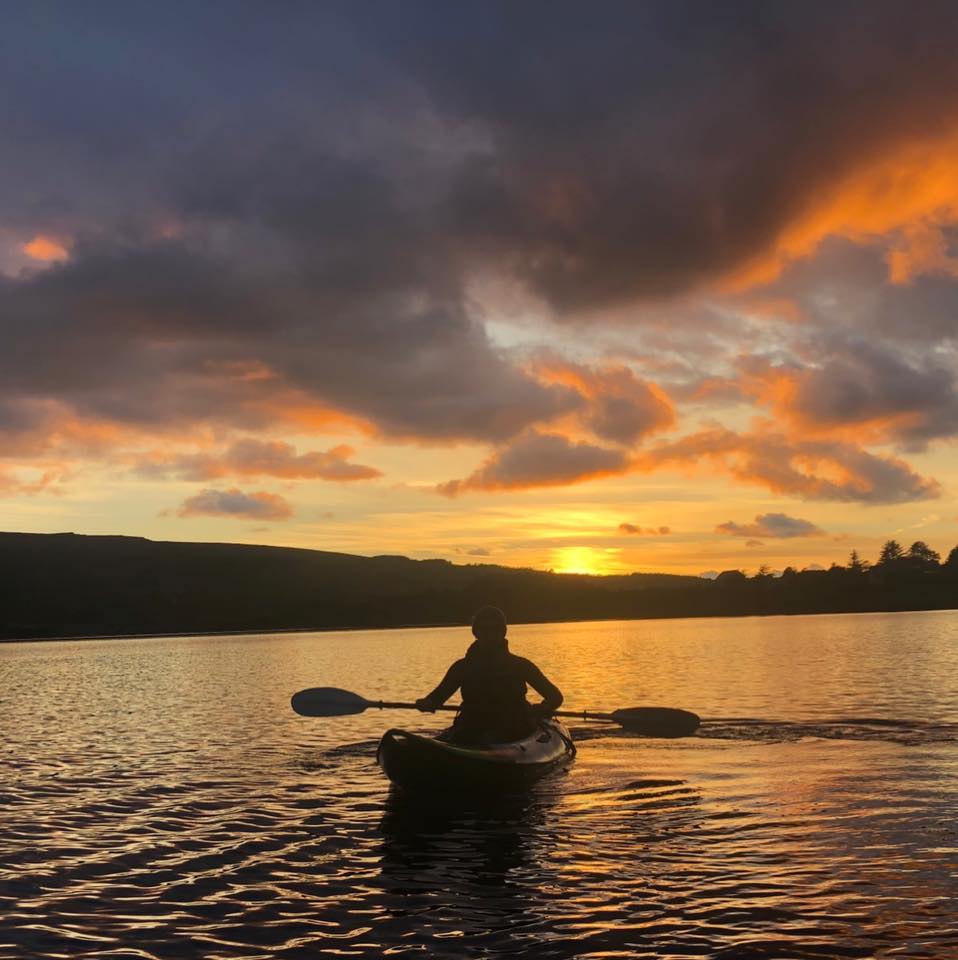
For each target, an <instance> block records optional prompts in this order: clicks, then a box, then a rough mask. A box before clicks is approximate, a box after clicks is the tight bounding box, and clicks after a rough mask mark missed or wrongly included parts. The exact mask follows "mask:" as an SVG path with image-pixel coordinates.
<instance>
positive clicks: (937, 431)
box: [740, 335, 958, 449]
mask: <svg viewBox="0 0 958 960" xmlns="http://www.w3.org/2000/svg"><path fill="white" fill-rule="evenodd" d="M806 352H807V355H809V356H810V357H814V362H813V363H812V362H804V363H803V362H797V361H794V360H793V361H789V362H787V363H783V364H779V365H773V364H772V363H770V362H769V361H768V360H767V359H765V358H762V357H753V358H747V359H745V360H743V361H742V362H741V364H740V370H741V389H742V391H743V392H744V393H745V394H746V395H749V396H751V397H752V398H753V399H754V400H755V401H756V402H758V403H759V404H762V405H765V406H767V407H769V408H770V409H771V410H772V412H773V413H774V414H775V415H776V416H777V417H779V418H781V419H785V420H789V421H791V422H792V423H793V424H794V425H795V426H796V427H797V428H798V429H800V430H801V431H803V432H804V433H806V434H814V433H818V434H828V433H834V434H837V435H848V436H852V437H856V438H857V439H858V440H859V441H861V440H863V439H864V440H866V441H867V440H871V441H872V442H888V441H897V442H898V443H900V444H902V445H904V446H906V447H908V448H911V449H921V448H922V447H923V446H924V445H925V444H926V443H927V441H928V440H929V439H932V438H935V437H946V436H952V435H954V434H955V433H956V431H958V380H956V372H955V370H954V368H953V367H951V366H946V365H945V364H944V363H943V362H942V361H941V360H936V359H934V358H933V357H921V358H920V359H910V358H908V357H907V356H903V355H902V353H901V351H898V350H893V349H891V348H889V347H886V346H883V345H879V344H876V343H874V342H867V341H865V340H863V339H846V338H839V337H837V336H835V335H832V336H830V337H821V338H817V339H815V340H813V341H812V342H811V343H809V344H808V346H807V348H806Z"/></svg>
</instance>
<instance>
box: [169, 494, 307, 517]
mask: <svg viewBox="0 0 958 960" xmlns="http://www.w3.org/2000/svg"><path fill="white" fill-rule="evenodd" d="M176 515H177V516H178V517H198V516H208V517H244V518H255V519H257V520H288V519H289V518H290V517H291V516H292V515H293V509H292V507H291V506H290V505H289V503H288V502H287V501H286V500H285V499H284V498H283V497H281V496H279V494H276V493H266V492H265V491H259V492H257V493H244V492H243V491H242V490H239V489H237V488H236V487H233V488H231V489H229V490H213V489H208V490H201V491H200V492H199V493H197V494H195V495H194V496H192V497H189V498H188V499H187V500H184V501H183V503H182V505H181V506H180V508H179V510H177V512H176Z"/></svg>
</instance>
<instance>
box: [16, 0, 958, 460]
mask: <svg viewBox="0 0 958 960" xmlns="http://www.w3.org/2000/svg"><path fill="white" fill-rule="evenodd" d="M956 39H958V9H956V8H955V6H954V5H952V4H945V3H937V2H931V0H929V2H926V3H922V4H920V5H912V7H908V8H906V7H905V6H904V5H902V4H900V3H897V2H895V3H893V2H881V0H876V2H873V3H870V4H868V5H867V10H866V8H865V7H863V5H862V4H860V3H856V2H838V3H834V4H829V5H828V6H827V7H825V6H819V5H814V4H811V5H800V4H791V5H774V6H770V5H768V4H765V3H757V2H756V3H752V2H745V3H739V4H736V5H735V6H734V7H728V6H717V5H715V6H709V5H703V4H701V3H688V2H672V0H669V2H649V3H642V4H636V3H615V2H610V3H604V4H602V5H601V7H599V8H596V9H591V8H586V7H585V6H584V5H582V4H581V3H563V2H551V3H549V4H545V3H541V2H536V0H530V2H526V3H521V4H516V3H505V2H502V3H483V4H446V3H441V2H435V3H430V2H420V3H413V4H410V3H382V4H376V5H363V4H354V3H329V4H321V5H320V4H308V3H302V4H301V3H286V4H282V5H280V6H265V5H262V4H252V3H245V2H241V0H237V2H232V3H225V2H211V3H207V4H203V5H201V6H200V7H197V6H195V5H186V4H184V3H169V4H159V5H157V4H140V3H107V2H104V3H99V4H96V5H94V6H92V7H91V6H89V5H83V6H79V5H76V4H69V3H59V4H57V3H54V4H45V3H37V4H30V5H21V6H19V7H16V8H15V9H10V10H7V11H5V16H4V26H3V31H2V36H0V85H2V89H3V91H4V95H3V96H2V97H0V138H2V142H3V143H4V176H3V178H2V179H0V219H2V222H3V224H4V227H5V229H10V230H15V231H19V232H21V233H22V235H23V237H24V239H29V237H30V236H32V235H33V234H34V233H38V232H45V233H50V234H51V235H57V236H59V235H62V236H63V237H64V238H65V240H69V244H70V248H71V260H70V262H68V263H66V264H63V265H61V266H59V267H54V268H51V269H47V270H45V271H43V272H39V273H37V274H34V275H21V276H16V277H8V278H6V279H3V280H2V281H0V332H2V335H3V338H4V346H5V349H4V350H3V351H0V418H3V419H2V421H0V425H6V427H7V428H8V430H9V431H13V430H16V431H19V432H23V431H24V430H28V428H27V427H25V426H24V424H23V422H22V421H23V417H24V411H26V410H27V409H28V408H29V410H31V411H32V412H33V413H34V414H36V416H37V419H36V424H37V425H38V426H37V429H49V427H44V425H45V424H52V423H56V422H57V416H58V413H59V414H62V415H77V416H80V417H83V418H89V419H94V420H96V419H104V420H109V421H116V422H120V423H123V424H129V425H132V426H137V427H150V428H153V429H160V428H164V427H176V426H180V425H188V424H191V423H196V422H203V423H212V424H215V425H227V426H230V427H234V428H239V429H244V430H261V429H266V428H267V427H269V426H271V425H273V424H275V423H276V422H277V421H278V420H281V419H282V415H283V411H288V410H289V409H290V408H291V407H295V406H297V405H298V406H309V405H314V406H328V407H331V408H335V409H336V410H340V411H343V412H345V413H346V414H348V415H349V416H351V417H354V418H356V419H358V420H362V421H365V422H366V423H367V424H370V425H372V427H373V428H374V429H375V430H378V431H379V432H380V433H382V434H384V435H387V436H390V437H396V438H409V439H424V440H432V441H451V440H456V439H471V440H482V441H489V442H495V443H498V444H504V445H507V446H506V447H503V449H509V448H508V445H509V444H510V443H515V444H516V446H515V450H516V451H521V450H523V449H524V448H525V447H527V446H528V445H529V443H532V444H535V443H536V442H541V441H536V440H535V439H534V438H535V437H540V438H541V437H543V436H545V433H544V431H546V430H548V429H550V428H549V427H548V426H547V424H548V423H549V421H550V420H552V419H554V418H555V417H557V416H559V415H562V414H566V413H569V412H571V411H576V410H582V409H584V407H585V405H586V401H585V399H584V398H583V396H582V395H581V394H580V393H579V392H577V391H576V390H574V389H570V388H568V387H565V386H561V385H552V386H549V385H544V384H543V383H541V382H539V381H538V380H537V379H536V378H535V377H534V376H532V375H530V374H529V373H528V372H526V371H525V370H523V369H521V368H520V367H519V366H517V365H516V363H515V362H514V360H513V359H512V358H510V357H509V356H507V355H505V354H503V353H502V352H501V351H500V350H498V349H497V348H496V346H495V345H494V344H493V343H492V342H491V341H490V340H489V338H488V336H487V335H486V333H485V330H484V328H483V325H482V320H481V311H480V310H479V309H478V308H477V306H476V304H474V303H473V302H472V301H471V299H470V282H471V281H472V280H474V278H475V277H476V276H478V275H482V274H483V273H488V272H491V273H495V274H499V275H502V276H504V277H506V278H507V279H509V280H510V281H512V282H517V283H519V284H520V285H524V286H525V287H526V288H527V291H528V292H530V293H531V294H532V295H533V296H534V297H538V298H541V299H542V300H544V301H545V302H546V303H547V304H548V306H549V307H550V308H551V310H552V311H553V313H554V314H555V315H556V316H558V317H563V316H568V317H574V318H577V319H581V318H583V317H588V316H589V315H590V314H591V312H592V311H593V310H595V309H598V308H602V307H607V306H609V305H610V304H621V303H630V302H632V301H633V300H635V299H636V298H650V297H658V296H664V295H671V294H675V293H682V292H686V291H689V290H693V289H696V288H697V287H699V286H700V285H701V284H703V283H706V282H709V281H711V280H713V279H715V278H716V277H718V276H720V275H721V274H723V273H724V272H726V271H728V270H729V269H731V268H733V267H736V266H738V265H740V264H741V263H743V262H744V261H746V260H748V259H749V258H751V257H752V256H754V255H756V254H759V253H762V252H763V251H764V250H766V249H767V247H768V246H769V245H770V244H771V243H772V242H773V241H774V239H775V238H776V237H777V236H778V235H779V233H780V231H781V230H782V228H783V226H784V225H786V224H787V223H788V222H789V221H790V220H791V219H792V218H794V217H795V216H796V215H798V214H799V213H800V212H802V211H804V210H806V209H807V208H808V207H809V206H810V205H812V204H813V203H814V201H815V198H816V197H817V196H818V194H819V192H820V191H821V190H822V189H823V188H824V187H827V186H828V185H829V184H831V183H833V182H834V181H835V180H836V178H839V177H841V176H843V175H844V174H846V173H848V172H849V171H850V170H853V169H854V168H855V167H856V165H857V164H860V163H862V162H863V160H867V159H868V158H869V157H871V156H876V155H878V154H880V153H881V152H882V151H884V150H886V149H888V148H890V147H892V146H894V145H895V144H896V143H899V142H901V141H902V140H905V139H907V138H909V137H915V136H923V135H926V134H929V133H934V132H937V131H938V130H940V129H941V127H942V125H943V124H946V123H948V122H950V121H951V120H952V119H954V118H955V117H956V116H958V106H956V104H958V100H956V98H955V96H954V91H955V89H956V88H958V60H956V58H955V57H954V56H953V51H954V48H955V40H956ZM890 77H893V78H894V82H889V78H890ZM929 296H930V294H929ZM906 322H908V321H906V320H905V319H902V320H901V321H900V324H902V325H903V324H905V323H906ZM942 322H943V321H942ZM888 323H890V324H892V323H893V321H892V320H889V321H888ZM682 332H683V333H684V332H685V331H682ZM689 333H690V335H691V337H692V338H694V333H695V331H694V330H692V331H689ZM686 339H687V340H688V339H689V337H686ZM912 366H913V367H914V369H915V370H916V371H918V373H919V374H921V373H928V372H929V371H931V370H932V369H933V368H932V367H931V366H921V365H915V364H912ZM848 379H849V381H850V382H854V378H852V377H851V376H849V378H848ZM901 383H902V389H906V388H907V390H912V391H914V389H917V388H913V387H912V386H910V385H908V384H905V382H904V379H902V381H901ZM935 389H937V390H938V391H939V394H941V393H942V391H943V390H945V386H944V385H943V382H942V383H941V384H937V385H936V386H935ZM866 392H867V391H866ZM853 399H854V397H853ZM821 402H822V403H824V400H822V401H821ZM835 402H836V403H840V402H843V401H842V397H840V396H836V401H835ZM869 402H870V401H869ZM889 402H891V401H889ZM922 402H923V401H922ZM50 403H52V404H53V405H54V407H55V408H56V409H53V410H51V409H50V408H48V406H45V405H46V404H50ZM862 403H863V405H865V406H867V405H868V403H867V402H866V401H862ZM640 406H641V405H638V404H637V403H636V402H634V400H633V401H630V400H628V398H623V397H622V396H621V395H618V394H616V393H615V392H614V391H612V392H610V393H609V394H608V396H603V397H600V398H599V399H598V400H596V401H595V403H594V404H593V407H594V409H593V415H592V420H591V427H592V429H593V430H594V431H595V432H596V434H597V435H598V436H600V437H602V438H604V439H606V440H611V441H614V442H628V441H630V440H634V439H636V438H638V437H640V436H642V435H644V433H645V432H647V430H648V428H649V421H648V418H647V417H646V418H645V419H643V415H640V413H641V411H640ZM879 406H880V403H879ZM932 407H934V408H935V409H942V410H945V408H946V407H947V404H944V405H943V404H942V403H938V404H937V406H936V405H935V403H934V402H932V403H931V405H930V407H928V408H927V409H931V408H932ZM647 409H648V405H647V407H646V410H647ZM824 413H827V411H824V412H823V415H824ZM41 414H42V415H41ZM931 420H932V415H931V414H928V423H929V425H928V427H927V428H926V429H925V430H924V434H923V435H926V436H927V435H944V434H946V433H948V432H950V431H952V432H953V430H954V429H955V428H954V421H953V420H952V418H951V414H950V412H947V410H945V412H944V413H942V414H941V417H940V418H939V419H936V420H935V425H934V426H932V425H931ZM656 422H657V423H663V422H665V421H664V419H661V418H660V420H658V421H656ZM536 425H538V426H539V428H540V429H539V432H538V433H529V432H528V431H530V429H532V428H533V427H535V426H536ZM530 437H532V438H533V439H532V440H531V441H530V440H529V438H530ZM516 438H520V439H518V440H517V439H516ZM521 438H524V439H521ZM552 446H553V447H555V444H553V445H552ZM566 446H567V447H569V444H568V443H567V442H566ZM593 449H594V450H603V448H601V447H594V448H593ZM550 452H553V451H552V450H551V449H550V450H548V451H544V455H548V454H549V453H550ZM568 454H569V451H568V450H566V451H565V453H564V454H563V455H568ZM516 455H517V454H516ZM579 455H580V456H581V455H582V453H581V451H580V454H579ZM590 456H592V457H593V458H594V460H595V461H596V462H599V461H602V460H603V458H604V459H605V461H606V462H611V461H612V460H614V459H615V458H616V457H619V456H620V455H619V454H614V453H611V452H610V451H604V452H603V453H602V454H592V455H590ZM585 459H588V457H586V458H585ZM510 465H511V466H516V462H515V461H514V460H512V459H510V460H509V461H508V463H506V464H505V465H504V466H503V467H502V470H503V471H504V473H503V476H505V475H506V474H509V473H510V472H511V471H510V469H507V468H508V467H510ZM546 472H548V471H546ZM493 473H495V471H493ZM575 473H576V472H575V470H574V469H573V470H572V471H571V473H570V474H569V475H575ZM521 474H522V471H521V470H518V471H517V472H516V475H521ZM561 474H562V471H561V470H559V471H558V472H557V473H556V475H561ZM490 476H492V474H490Z"/></svg>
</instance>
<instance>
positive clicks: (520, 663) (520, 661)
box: [510, 653, 539, 673]
mask: <svg viewBox="0 0 958 960" xmlns="http://www.w3.org/2000/svg"><path fill="white" fill-rule="evenodd" d="M510 656H511V657H512V662H513V663H514V664H515V666H517V667H518V668H519V669H520V670H522V671H523V672H524V673H532V672H535V673H538V672H539V668H538V667H537V666H536V665H535V664H534V663H533V662H532V661H531V660H530V659H528V657H520V656H519V655H518V654H516V653H512V654H510Z"/></svg>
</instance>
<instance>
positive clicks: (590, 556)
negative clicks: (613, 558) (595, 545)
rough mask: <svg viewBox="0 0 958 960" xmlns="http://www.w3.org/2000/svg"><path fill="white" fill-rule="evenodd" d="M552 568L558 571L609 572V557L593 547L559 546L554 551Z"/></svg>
mask: <svg viewBox="0 0 958 960" xmlns="http://www.w3.org/2000/svg"><path fill="white" fill-rule="evenodd" d="M552 557H553V561H554V562H553V565H552V569H553V570H555V572H556V573H591V574H603V573H609V572H610V570H609V569H608V565H607V564H608V559H609V558H608V557H607V556H606V555H605V553H603V552H602V551H599V550H593V549H592V547H559V548H558V549H557V550H554V551H553V554H552Z"/></svg>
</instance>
